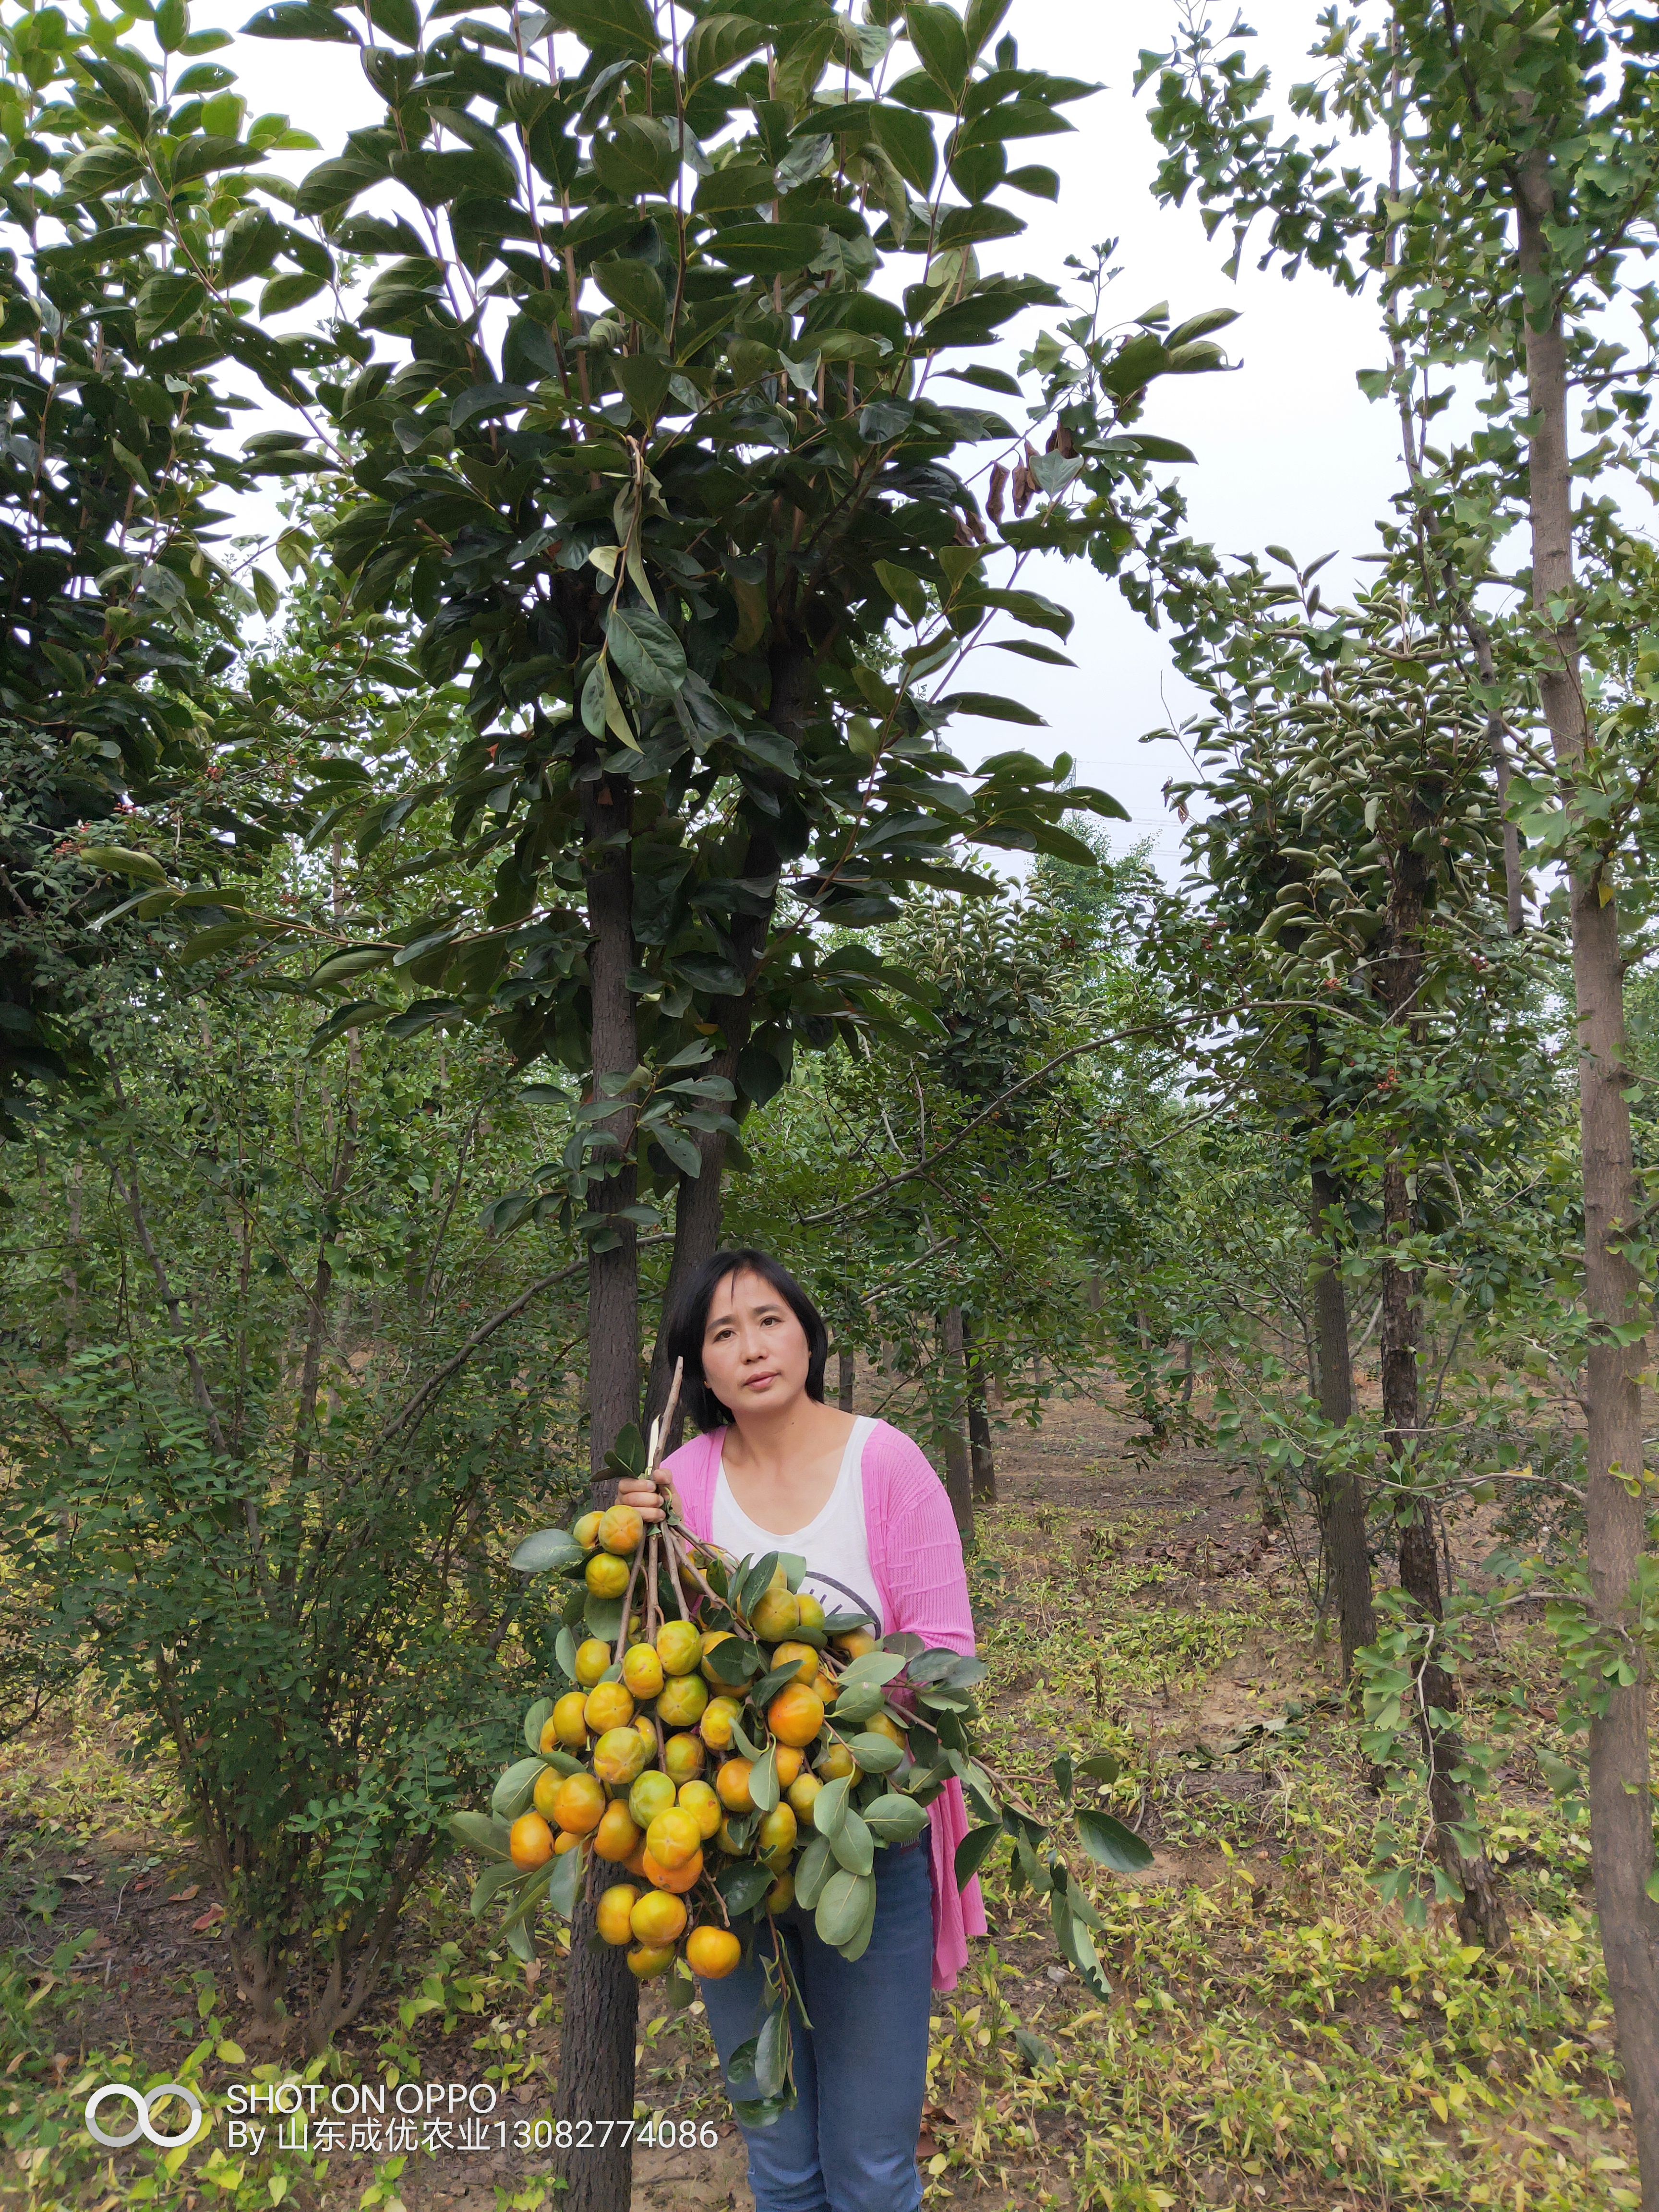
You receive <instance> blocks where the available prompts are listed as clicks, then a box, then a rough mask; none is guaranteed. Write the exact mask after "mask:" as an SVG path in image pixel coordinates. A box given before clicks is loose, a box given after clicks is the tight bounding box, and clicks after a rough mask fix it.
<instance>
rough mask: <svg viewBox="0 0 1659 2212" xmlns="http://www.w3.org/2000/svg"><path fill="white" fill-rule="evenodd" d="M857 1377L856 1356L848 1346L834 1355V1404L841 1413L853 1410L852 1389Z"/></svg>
mask: <svg viewBox="0 0 1659 2212" xmlns="http://www.w3.org/2000/svg"><path fill="white" fill-rule="evenodd" d="M857 1376H858V1356H857V1354H856V1353H855V1352H854V1350H853V1347H852V1346H851V1345H850V1344H843V1345H842V1346H840V1347H839V1349H838V1350H837V1352H836V1405H837V1406H838V1407H840V1408H841V1410H842V1413H851V1412H852V1410H853V1387H854V1382H855V1380H856V1379H857Z"/></svg>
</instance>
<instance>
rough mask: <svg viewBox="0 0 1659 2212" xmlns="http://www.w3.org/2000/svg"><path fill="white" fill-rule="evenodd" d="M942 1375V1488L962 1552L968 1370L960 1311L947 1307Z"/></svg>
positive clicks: (968, 1540) (967, 1540)
mask: <svg viewBox="0 0 1659 2212" xmlns="http://www.w3.org/2000/svg"><path fill="white" fill-rule="evenodd" d="M939 1337H940V1344H941V1351H942V1354H943V1358H944V1364H945V1376H946V1379H947V1381H948V1383H949V1386H950V1391H951V1418H950V1423H949V1425H948V1426H947V1427H946V1429H945V1490H946V1492H947V1493H948V1495H949V1497H950V1500H951V1511H952V1512H953V1513H954V1514H955V1515H956V1516H957V1529H958V1530H959V1531H960V1533H961V1536H962V1548H963V1551H964V1552H966V1551H969V1550H970V1549H971V1548H972V1546H973V1541H974V1478H973V1470H972V1468H971V1465H970V1463H969V1457H968V1446H967V1443H966V1441H965V1439H964V1438H963V1433H962V1413H963V1403H964V1401H965V1400H966V1398H967V1395H968V1375H967V1368H966V1364H965V1363H964V1360H963V1340H962V1308H961V1307H960V1306H946V1308H945V1313H944V1316H943V1318H942V1320H941V1322H940V1325H939Z"/></svg>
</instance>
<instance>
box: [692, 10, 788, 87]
mask: <svg viewBox="0 0 1659 2212" xmlns="http://www.w3.org/2000/svg"><path fill="white" fill-rule="evenodd" d="M768 35H769V34H768V32H767V29H766V26H765V25H764V23H762V22H757V21H752V20H751V19H750V17H749V16H747V15H705V16H704V17H703V18H702V21H701V22H700V23H697V24H696V25H695V26H694V27H693V29H692V32H691V35H690V38H688V39H687V40H686V42H685V49H684V64H685V75H686V81H687V82H688V84H700V83H701V82H702V81H703V79H704V78H705V77H711V76H719V75H720V71H721V70H728V69H730V68H731V66H732V64H733V62H740V61H744V60H746V59H747V58H748V57H749V56H750V54H753V53H758V52H760V49H761V48H762V47H763V46H764V45H765V44H766V41H767V38H768Z"/></svg>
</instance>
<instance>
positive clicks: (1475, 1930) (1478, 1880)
mask: <svg viewBox="0 0 1659 2212" xmlns="http://www.w3.org/2000/svg"><path fill="white" fill-rule="evenodd" d="M1419 816H1421V817H1422V818H1421V819H1420V820H1419ZM1427 820H1428V816H1427V813H1426V811H1425V809H1424V808H1423V807H1422V805H1421V804H1420V802H1419V800H1417V799H1415V797H1413V801H1412V811H1411V823H1410V827H1411V829H1412V830H1413V832H1415V831H1417V830H1419V829H1422V828H1423V827H1425V824H1426V823H1427ZM1392 867H1393V884H1392V888H1391V890H1390V893H1389V933H1388V940H1387V951H1386V954H1385V957H1384V958H1383V960H1382V961H1381V962H1380V963H1379V970H1378V972H1379V979H1380V983H1381V988H1382V994H1383V1001H1384V1003H1385V1005H1386V1006H1387V1007H1388V1011H1389V1016H1390V1018H1392V1020H1393V1021H1394V1022H1395V1024H1398V1026H1399V1027H1400V1028H1401V1029H1402V1030H1405V1031H1406V1032H1407V1035H1410V1036H1420V1035H1421V1032H1422V1006H1421V997H1420V994H1421V988H1422V981H1423V951H1422V928H1423V912H1424V894H1425V890H1426V888H1427V884H1426V876H1425V867H1424V864H1423V862H1422V860H1420V858H1419V855H1418V854H1417V852H1416V851H1415V849H1414V848H1413V845H1412V844H1411V843H1410V842H1407V841H1405V840H1402V841H1401V844H1400V847H1399V848H1398V849H1397V850H1396V852H1395V854H1394V855H1393V860H1392ZM1413 1214H1414V1208H1413V1204H1412V1198H1411V1188H1410V1185H1409V1182H1407V1169H1406V1164H1405V1162H1404V1160H1403V1159H1402V1158H1400V1157H1399V1155H1398V1152H1397V1150H1396V1152H1394V1153H1393V1154H1391V1156H1390V1158H1389V1162H1388V1164H1387V1166H1386V1167H1385V1168H1384V1169H1383V1239H1384V1242H1385V1243H1386V1244H1387V1246H1388V1247H1389V1249H1397V1248H1398V1247H1399V1246H1400V1245H1401V1244H1402V1243H1404V1242H1405V1241H1406V1239H1407V1237H1410V1235H1411V1233H1412V1230H1413V1225H1414V1222H1413ZM1421 1295H1422V1281H1421V1278H1420V1276H1419V1275H1418V1274H1416V1273H1414V1272H1413V1271H1411V1270H1409V1269H1407V1268H1404V1267H1397V1266H1396V1265H1395V1263H1394V1261H1392V1260H1385V1261H1384V1262H1383V1313H1382V1323H1383V1326H1382V1334H1381V1336H1380V1339H1379V1349H1380V1354H1381V1357H1380V1360H1379V1364H1380V1366H1381V1369H1382V1378H1383V1444H1384V1448H1385V1449H1387V1451H1388V1453H1389V1458H1390V1459H1391V1460H1392V1461H1393V1462H1394V1465H1395V1470H1396V1473H1398V1474H1402V1475H1403V1474H1408V1473H1409V1470H1410V1468H1411V1464H1412V1462H1413V1458H1414V1457H1415V1455H1416V1452H1417V1449H1418V1443H1419V1431H1420V1428H1421V1406H1420V1399H1419V1376H1418V1342H1419V1332H1420V1328H1421V1323H1422V1309H1421V1304H1420V1299H1421ZM1397 1556H1398V1561H1399V1570H1400V1587H1401V1589H1402V1590H1403V1591H1404V1592H1405V1594H1406V1595H1407V1597H1408V1598H1409V1599H1410V1600H1411V1601H1412V1603H1413V1607H1415V1609H1416V1611H1417V1613H1419V1617H1421V1618H1423V1619H1425V1620H1436V1621H1438V1620H1442V1619H1443V1618H1444V1603H1443V1597H1442V1595H1441V1589H1440V1562H1439V1559H1438V1557H1437V1553H1436V1551H1435V1544H1434V1528H1433V1523H1432V1521H1431V1516H1430V1510H1429V1502H1428V1500H1427V1499H1426V1498H1425V1499H1423V1500H1422V1501H1421V1502H1420V1503H1419V1504H1418V1505H1417V1507H1416V1517H1415V1518H1414V1519H1413V1521H1412V1522H1410V1523H1409V1524H1407V1523H1405V1522H1401V1525H1400V1531H1399V1552H1398V1555H1397ZM1419 1692H1420V1699H1421V1703H1420V1705H1419V1723H1418V1724H1419V1735H1420V1737H1421V1741H1422V1745H1423V1753H1424V1757H1425V1759H1426V1760H1427V1762H1428V1768H1429V1809H1430V1811H1431V1814H1432V1815H1433V1818H1434V1841H1435V1850H1436V1853H1437V1857H1438V1858H1439V1860H1440V1863H1441V1865H1442V1867H1443V1869H1445V1872H1446V1874H1447V1875H1448V1877H1449V1880H1450V1881H1453V1882H1455V1884H1456V1886H1457V1887H1458V1889H1459V1890H1460V1891H1461V1892H1462V1901H1461V1902H1460V1904H1459V1905H1458V1907H1457V1925H1458V1929H1459V1932H1460V1933H1461V1935H1462V1938H1463V1941H1464V1942H1466V1943H1482V1944H1485V1945H1486V1948H1488V1949H1489V1950H1494V1951H1496V1950H1501V1949H1503V1948H1504V1946H1505V1945H1506V1944H1507V1943H1508V1942H1509V1935H1510V1931H1509V1922H1508V1919H1507V1917H1505V1915H1504V1906H1503V1902H1502V1899H1501V1898H1500V1896H1499V1894H1498V1878H1497V1875H1496V1874H1495V1872H1494V1870H1493V1869H1492V1863H1491V1861H1490V1860H1489V1859H1488V1858H1487V1857H1486V1853H1485V1852H1484V1851H1477V1852H1475V1853H1474V1855H1473V1856H1472V1857H1471V1856H1466V1855H1465V1853H1464V1852H1463V1850H1462V1849H1461V1847H1460V1846H1459V1844H1458V1841H1457V1838H1456V1836H1455V1834H1454V1832H1453V1831H1454V1829H1455V1828H1460V1827H1461V1828H1464V1829H1467V1828H1468V1826H1469V1825H1470V1822H1471V1808H1469V1807H1468V1805H1467V1804H1466V1802H1464V1797H1463V1793H1462V1790H1461V1789H1460V1788H1459V1786H1458V1784H1456V1783H1455V1781H1454V1780H1453V1778H1452V1777H1453V1774H1454V1772H1455V1769H1456V1768H1458V1767H1459V1766H1461V1765H1462V1761H1463V1745H1462V1737H1461V1736H1460V1735H1458V1732H1457V1730H1456V1729H1455V1728H1454V1727H1452V1726H1451V1725H1449V1723H1435V1722H1432V1721H1431V1719H1430V1718H1429V1717H1428V1711H1427V1710H1426V1709H1427V1708H1430V1707H1432V1708H1434V1709H1435V1710H1437V1711H1439V1712H1441V1713H1451V1712H1453V1711H1455V1710H1456V1706H1457V1685H1456V1683H1455V1680H1453V1678H1452V1677H1451V1676H1450V1675H1449V1674H1447V1673H1446V1671H1445V1669H1444V1668H1442V1667H1440V1666H1438V1665H1437V1664H1436V1662H1434V1660H1433V1659H1432V1658H1431V1659H1430V1660H1429V1661H1428V1662H1427V1663H1426V1664H1425V1666H1424V1668H1423V1672H1422V1678H1421V1681H1420V1683H1419Z"/></svg>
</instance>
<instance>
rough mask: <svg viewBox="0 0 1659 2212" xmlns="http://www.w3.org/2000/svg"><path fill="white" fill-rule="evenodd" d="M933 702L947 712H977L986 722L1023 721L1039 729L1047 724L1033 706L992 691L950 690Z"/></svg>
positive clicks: (1045, 727)
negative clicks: (943, 696)
mask: <svg viewBox="0 0 1659 2212" xmlns="http://www.w3.org/2000/svg"><path fill="white" fill-rule="evenodd" d="M933 703H934V704H935V706H937V707H939V708H941V709H942V710H943V711H944V712H945V714H977V715H978V716H979V717H980V718H981V720H984V721H987V722H1024V723H1026V724H1028V725H1030V726H1032V727H1033V728H1036V729H1039V730H1046V729H1047V728H1048V724H1047V722H1045V721H1044V720H1043V718H1042V715H1041V714H1038V713H1037V712H1036V708H1032V707H1027V706H1024V704H1022V702H1020V701H1019V700H1018V699H1003V698H1000V697H999V696H997V694H996V693H995V692H994V691H952V692H950V693H949V694H947V696H945V698H943V699H938V700H935V702H933Z"/></svg>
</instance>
